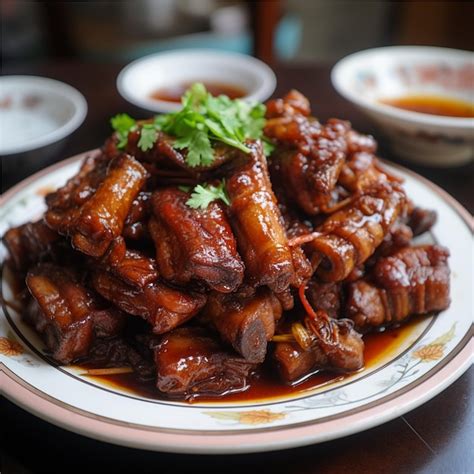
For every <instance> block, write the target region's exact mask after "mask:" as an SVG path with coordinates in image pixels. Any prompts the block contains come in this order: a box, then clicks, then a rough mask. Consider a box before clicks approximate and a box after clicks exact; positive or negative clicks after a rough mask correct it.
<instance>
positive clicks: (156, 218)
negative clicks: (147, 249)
mask: <svg viewBox="0 0 474 474" xmlns="http://www.w3.org/2000/svg"><path fill="white" fill-rule="evenodd" d="M189 197H190V196H189V193H187V192H184V191H180V190H179V189H177V188H168V189H163V190H160V191H155V193H153V197H152V206H153V218H152V220H151V221H150V223H149V229H150V233H151V235H152V237H153V240H154V242H155V247H156V260H157V262H158V267H159V270H160V273H161V275H162V277H163V278H165V279H166V280H169V281H172V282H174V283H178V284H186V283H188V282H189V281H191V280H199V281H202V282H204V283H205V284H206V285H207V286H208V287H209V288H211V289H214V290H217V291H220V292H224V293H229V292H232V291H234V290H236V289H237V288H238V287H239V286H240V285H241V284H242V280H243V276H244V264H243V263H242V260H241V258H240V256H239V254H238V253H237V243H236V241H235V238H234V235H233V233H232V230H231V228H230V224H229V222H228V220H227V217H226V215H225V213H224V209H223V206H222V205H221V204H219V203H217V202H211V203H210V204H209V205H208V207H207V208H206V209H193V208H191V207H189V206H188V205H187V204H186V202H187V200H188V199H189Z"/></svg>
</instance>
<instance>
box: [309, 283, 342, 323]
mask: <svg viewBox="0 0 474 474" xmlns="http://www.w3.org/2000/svg"><path fill="white" fill-rule="evenodd" d="M306 288H307V290H306V295H307V297H308V301H309V302H310V304H311V306H312V307H313V308H314V309H315V310H323V311H325V312H326V313H327V314H328V316H329V317H330V318H333V319H337V318H339V316H340V314H341V309H342V308H341V303H342V285H341V284H340V283H322V282H318V281H316V280H313V279H312V280H310V281H309V282H308V284H307V287H306Z"/></svg>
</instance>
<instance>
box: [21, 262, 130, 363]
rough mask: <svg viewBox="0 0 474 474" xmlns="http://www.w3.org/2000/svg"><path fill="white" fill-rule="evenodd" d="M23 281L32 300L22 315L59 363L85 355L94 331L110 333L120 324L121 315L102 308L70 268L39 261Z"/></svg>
mask: <svg viewBox="0 0 474 474" xmlns="http://www.w3.org/2000/svg"><path fill="white" fill-rule="evenodd" d="M26 284H27V285H28V289H29V290H30V293H31V295H32V296H33V298H34V300H33V301H32V302H31V303H30V305H29V307H28V309H27V311H26V313H25V318H26V319H27V321H28V322H29V323H30V324H32V325H33V326H34V327H35V329H36V330H37V331H38V332H39V333H40V334H42V336H43V338H44V340H45V342H46V345H47V346H48V349H49V350H50V351H51V353H52V356H53V358H54V359H55V360H57V361H58V362H60V363H62V364H67V363H70V362H72V361H73V360H76V359H78V358H80V357H83V356H85V355H87V353H88V351H89V349H90V347H91V344H92V342H93V337H94V332H95V333H96V335H97V336H99V337H105V336H111V335H114V334H117V333H118V332H119V331H120V329H121V328H122V326H123V323H124V316H123V314H121V312H120V311H118V310H117V309H114V308H112V309H111V308H103V307H101V306H100V305H99V304H98V302H97V299H96V298H94V296H93V295H92V294H91V293H90V291H88V290H87V289H86V288H85V287H84V286H82V285H81V284H80V283H79V281H78V279H77V276H76V275H75V274H74V273H73V272H72V271H69V270H67V269H64V268H61V267H58V266H57V265H53V264H49V263H45V264H41V265H39V266H37V267H34V268H33V269H31V270H30V271H29V272H28V275H27V277H26Z"/></svg>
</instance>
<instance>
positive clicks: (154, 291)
mask: <svg viewBox="0 0 474 474" xmlns="http://www.w3.org/2000/svg"><path fill="white" fill-rule="evenodd" d="M92 284H93V286H94V289H95V290H96V291H97V292H98V293H99V294H100V295H101V296H103V297H104V298H105V299H106V300H108V301H111V302H112V303H113V304H115V305H116V306H117V307H118V308H120V309H121V310H122V311H125V312H126V313H129V314H133V315H135V316H141V317H142V318H143V319H145V320H146V321H148V322H149V323H150V325H151V326H152V330H153V332H154V333H155V334H162V333H165V332H167V331H171V329H174V328H175V327H177V326H179V325H181V324H183V323H184V322H186V321H188V320H189V319H191V318H192V317H193V316H195V315H196V314H197V313H198V312H199V310H200V309H201V308H202V307H203V306H204V304H205V303H206V296H205V295H203V294H199V293H193V292H187V293H186V292H184V291H183V290H176V289H174V288H171V287H168V286H166V285H164V284H163V283H160V282H154V283H149V284H148V285H146V286H144V287H143V288H138V287H136V286H132V285H129V284H127V283H125V282H124V281H123V280H121V279H120V278H117V277H116V276H115V275H113V274H112V273H109V272H106V271H99V270H98V271H95V272H94V273H93V274H92Z"/></svg>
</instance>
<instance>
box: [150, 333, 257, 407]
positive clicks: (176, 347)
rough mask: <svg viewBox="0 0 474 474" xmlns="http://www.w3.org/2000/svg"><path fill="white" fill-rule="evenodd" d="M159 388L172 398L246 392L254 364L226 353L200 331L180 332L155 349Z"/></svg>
mask: <svg viewBox="0 0 474 474" xmlns="http://www.w3.org/2000/svg"><path fill="white" fill-rule="evenodd" d="M154 351H155V364H156V370H157V379H156V386H157V387H158V390H159V391H160V392H162V393H164V394H166V395H167V396H168V397H170V398H187V399H192V398H194V397H197V396H208V397H215V396H219V395H223V394H225V393H228V392H237V391H242V390H245V389H246V388H247V386H248V378H249V376H250V374H251V372H252V370H253V369H254V368H255V364H252V363H251V362H248V361H246V360H245V359H243V358H242V357H240V356H238V355H237V354H234V353H232V352H230V351H227V350H226V349H225V348H223V347H222V346H221V345H220V344H219V343H218V342H217V341H215V340H214V339H213V338H212V337H211V335H210V334H209V333H208V332H206V331H205V330H204V329H201V328H179V329H176V330H174V331H172V332H170V333H169V334H166V335H164V336H163V338H162V339H161V341H160V342H159V344H158V345H157V346H156V347H155V349H154Z"/></svg>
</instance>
